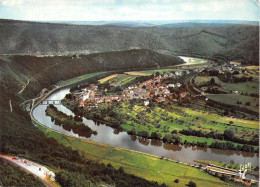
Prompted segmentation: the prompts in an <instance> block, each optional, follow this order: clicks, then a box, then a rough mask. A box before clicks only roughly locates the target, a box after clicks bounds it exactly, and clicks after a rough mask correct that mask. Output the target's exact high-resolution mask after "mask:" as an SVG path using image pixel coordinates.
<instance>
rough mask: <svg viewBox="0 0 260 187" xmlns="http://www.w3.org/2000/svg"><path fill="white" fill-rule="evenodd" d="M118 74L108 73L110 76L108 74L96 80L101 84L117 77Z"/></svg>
mask: <svg viewBox="0 0 260 187" xmlns="http://www.w3.org/2000/svg"><path fill="white" fill-rule="evenodd" d="M118 76H119V74H113V75H110V76H108V77H105V78H103V79H100V80H98V82H100V83H101V84H103V83H105V82H107V81H109V80H110V79H113V78H115V77H118Z"/></svg>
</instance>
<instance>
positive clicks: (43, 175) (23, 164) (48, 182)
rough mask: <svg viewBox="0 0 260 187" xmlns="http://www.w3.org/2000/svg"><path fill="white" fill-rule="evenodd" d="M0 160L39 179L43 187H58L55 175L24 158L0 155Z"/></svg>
mask: <svg viewBox="0 0 260 187" xmlns="http://www.w3.org/2000/svg"><path fill="white" fill-rule="evenodd" d="M0 158H1V159H3V160H4V161H6V162H9V163H11V164H12V165H15V166H17V167H19V168H21V169H22V170H23V171H25V172H27V173H30V174H32V175H33V176H34V177H36V178H38V179H40V180H41V181H42V182H43V184H44V185H45V186H48V187H56V186H58V185H57V184H56V182H55V174H54V173H53V172H52V171H51V170H49V169H47V168H46V167H44V166H42V165H40V164H37V163H35V162H32V161H30V160H27V159H24V158H19V159H15V158H16V157H15V156H9V155H2V154H0Z"/></svg>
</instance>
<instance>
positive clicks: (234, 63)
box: [229, 61, 241, 66]
mask: <svg viewBox="0 0 260 187" xmlns="http://www.w3.org/2000/svg"><path fill="white" fill-rule="evenodd" d="M229 64H230V65H233V66H241V62H235V61H230V62H229Z"/></svg>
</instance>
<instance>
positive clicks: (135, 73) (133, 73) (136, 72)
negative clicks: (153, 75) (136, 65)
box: [125, 71, 150, 76]
mask: <svg viewBox="0 0 260 187" xmlns="http://www.w3.org/2000/svg"><path fill="white" fill-rule="evenodd" d="M125 74H128V75H138V76H149V75H150V74H147V73H142V72H139V71H130V72H125Z"/></svg>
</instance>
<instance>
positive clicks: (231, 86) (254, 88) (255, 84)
mask: <svg viewBox="0 0 260 187" xmlns="http://www.w3.org/2000/svg"><path fill="white" fill-rule="evenodd" d="M218 90H219V91H223V92H226V93H230V91H232V90H237V91H238V92H239V94H242V93H243V94H259V81H257V80H254V81H249V82H241V83H223V84H221V87H220V88H219V89H218Z"/></svg>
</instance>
